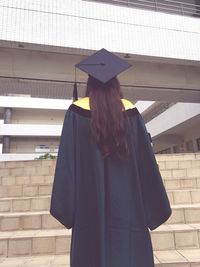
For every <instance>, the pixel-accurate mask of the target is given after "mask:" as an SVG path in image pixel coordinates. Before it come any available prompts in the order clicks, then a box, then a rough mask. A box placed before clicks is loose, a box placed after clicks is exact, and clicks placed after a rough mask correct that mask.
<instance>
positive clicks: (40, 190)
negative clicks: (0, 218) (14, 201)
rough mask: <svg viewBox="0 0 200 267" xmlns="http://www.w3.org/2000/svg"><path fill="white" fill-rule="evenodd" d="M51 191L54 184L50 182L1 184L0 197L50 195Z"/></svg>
mask: <svg viewBox="0 0 200 267" xmlns="http://www.w3.org/2000/svg"><path fill="white" fill-rule="evenodd" d="M51 192H52V185H50V184H47V185H45V184H35V185H28V184H25V185H5V186H0V198H7V197H30V196H45V195H50V194H51Z"/></svg>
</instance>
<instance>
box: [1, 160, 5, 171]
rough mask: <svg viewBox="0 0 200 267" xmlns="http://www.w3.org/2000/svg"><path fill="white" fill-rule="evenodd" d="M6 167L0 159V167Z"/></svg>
mask: <svg viewBox="0 0 200 267" xmlns="http://www.w3.org/2000/svg"><path fill="white" fill-rule="evenodd" d="M5 167H6V165H5V162H4V161H0V169H4V168H5Z"/></svg>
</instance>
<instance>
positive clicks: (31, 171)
mask: <svg viewBox="0 0 200 267" xmlns="http://www.w3.org/2000/svg"><path fill="white" fill-rule="evenodd" d="M35 174H36V167H27V166H26V167H24V176H31V175H35Z"/></svg>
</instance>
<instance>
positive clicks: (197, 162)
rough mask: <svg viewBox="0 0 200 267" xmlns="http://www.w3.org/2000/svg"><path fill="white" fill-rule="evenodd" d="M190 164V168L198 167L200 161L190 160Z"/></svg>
mask: <svg viewBox="0 0 200 267" xmlns="http://www.w3.org/2000/svg"><path fill="white" fill-rule="evenodd" d="M191 162H192V163H191V166H192V168H196V167H200V160H192V161H191Z"/></svg>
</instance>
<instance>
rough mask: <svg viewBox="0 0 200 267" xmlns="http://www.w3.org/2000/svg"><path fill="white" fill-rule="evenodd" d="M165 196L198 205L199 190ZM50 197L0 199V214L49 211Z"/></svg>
mask: <svg viewBox="0 0 200 267" xmlns="http://www.w3.org/2000/svg"><path fill="white" fill-rule="evenodd" d="M167 194H168V197H169V200H170V203H171V204H174V205H177V204H195V203H200V188H197V189H175V190H174V189H170V190H167ZM50 198H51V196H50V195H46V196H29V197H9V198H0V212H9V211H10V212H20V211H39V210H49V208H50Z"/></svg>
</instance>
